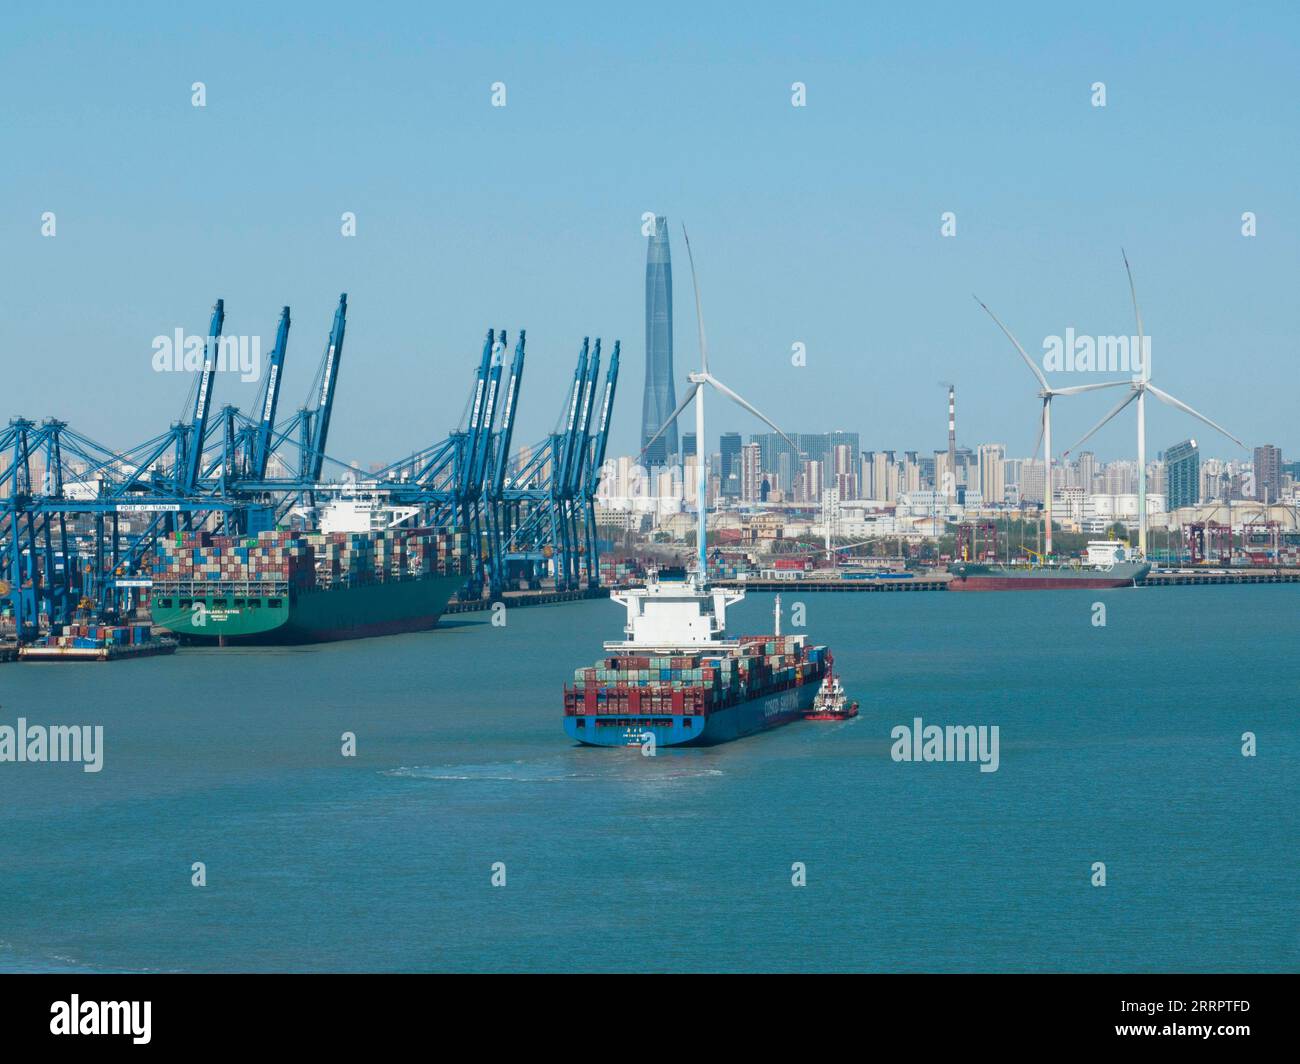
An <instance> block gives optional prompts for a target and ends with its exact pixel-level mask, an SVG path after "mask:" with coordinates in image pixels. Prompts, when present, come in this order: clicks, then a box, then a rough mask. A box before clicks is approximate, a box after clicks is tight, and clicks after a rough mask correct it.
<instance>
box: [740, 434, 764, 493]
mask: <svg viewBox="0 0 1300 1064" xmlns="http://www.w3.org/2000/svg"><path fill="white" fill-rule="evenodd" d="M762 487H763V466H762V457H761V455H760V452H759V447H758V444H756V443H747V444H745V445H744V446H743V447H742V448H741V449H740V498H741V500H742V501H744V502H758V501H760V499H761V492H762Z"/></svg>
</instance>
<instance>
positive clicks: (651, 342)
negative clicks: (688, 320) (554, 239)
mask: <svg viewBox="0 0 1300 1064" xmlns="http://www.w3.org/2000/svg"><path fill="white" fill-rule="evenodd" d="M676 408H677V391H676V389H675V387H674V386H673V264H672V259H671V256H670V255H669V252H668V219H667V218H664V217H662V216H660V217H656V218H655V228H654V232H653V233H652V234H651V235H650V243H649V246H648V248H647V250H646V259H645V396H644V397H643V398H642V400H641V446H642V448H643V449H644V448H645V446H646V444H647V443H649V441H650V437H651V436H653V435H654V434H655V433H656V432H658V431H659V430H660V429H661V428H662V427H663V425H664V422H665V421H667V420H668V418H669V417H670V416H671V415H672V412H673V411H674V410H675V409H676ZM677 453H678V452H677V426H676V425H675V424H674V425H670V426H669V427H668V431H666V432H665V433H664V434H663V435H662V436H660V437H659V439H657V440H655V442H654V445H653V446H652V447H650V448H649V449H648V450H646V453H645V457H644V458H643V459H642V460H643V461H644V462H645V464H646V465H647V466H649V467H651V468H653V467H654V466H661V465H667V464H668V459H669V456H670V455H671V456H676V454H677Z"/></svg>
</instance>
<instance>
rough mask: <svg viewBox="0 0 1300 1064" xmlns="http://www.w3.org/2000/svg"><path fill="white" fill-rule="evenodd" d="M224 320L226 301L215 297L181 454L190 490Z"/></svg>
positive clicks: (204, 429)
mask: <svg viewBox="0 0 1300 1064" xmlns="http://www.w3.org/2000/svg"><path fill="white" fill-rule="evenodd" d="M225 323H226V304H225V301H224V300H221V299H218V300H217V302H216V305H215V306H214V307H213V308H212V321H211V323H210V324H209V325H208V336H207V340H206V341H205V343H204V354H203V370H202V373H201V375H200V377H199V390H198V393H197V394H196V395H195V397H194V413H193V415H192V416H191V417H190V441H189V450H188V451H187V453H186V455H185V477H184V480H183V481H182V487H183V489H184V490H185V491H187V492H192V491H193V490H194V488H195V485H197V484H198V480H199V470H200V467H201V466H202V464H203V439H204V437H205V436H206V435H207V432H208V413H209V411H210V410H211V409H212V378H213V376H214V374H215V373H216V370H217V348H218V346H219V344H220V343H221V330H222V328H223V327H224V326H225Z"/></svg>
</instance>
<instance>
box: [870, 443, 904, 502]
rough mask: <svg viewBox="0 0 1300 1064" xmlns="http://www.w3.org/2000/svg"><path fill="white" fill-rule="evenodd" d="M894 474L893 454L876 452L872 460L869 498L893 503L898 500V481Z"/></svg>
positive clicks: (890, 452) (891, 452)
mask: <svg viewBox="0 0 1300 1064" xmlns="http://www.w3.org/2000/svg"><path fill="white" fill-rule="evenodd" d="M896 477H897V475H896V473H895V472H894V452H893V451H877V452H876V453H875V456H874V457H873V459H872V469H871V485H872V487H871V497H872V498H873V499H883V500H884V501H885V502H893V501H894V500H895V499H897V498H898V481H897V479H896Z"/></svg>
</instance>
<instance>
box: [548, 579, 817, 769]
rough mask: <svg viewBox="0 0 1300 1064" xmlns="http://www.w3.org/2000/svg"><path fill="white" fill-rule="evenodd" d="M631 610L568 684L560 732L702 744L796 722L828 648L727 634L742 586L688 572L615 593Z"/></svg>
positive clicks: (616, 740) (595, 740)
mask: <svg viewBox="0 0 1300 1064" xmlns="http://www.w3.org/2000/svg"><path fill="white" fill-rule="evenodd" d="M610 598H612V599H614V600H615V601H616V602H618V603H620V604H621V605H622V606H624V607H625V608H626V609H627V625H626V627H625V628H624V635H625V636H627V638H626V639H624V640H619V641H614V642H607V643H605V645H604V646H605V652H606V656H605V657H604V658H603V659H602V660H600V661H598V662H596V664H595V665H594V666H593V667H592V668H580V669H578V670H576V672H575V673H574V683H573V686H572V687H570V686H569V685H568V684H566V685H565V687H564V730H565V732H566V734H567V735H568V736H569V737H570V738H571V739H574V740H576V741H577V742H580V743H585V744H586V745H588V746H631V745H635V746H640V745H641V744H642V743H643V742H645V741H646V733H647V732H648V733H650V734H651V735H653V736H654V741H655V744H656V746H706V745H711V744H714V743H723V742H729V741H730V740H732V739H739V738H740V737H741V736H745V735H752V734H753V733H755V732H760V731H765V730H767V729H769V728H775V727H779V726H780V725H782V724H788V723H789V722H790V721H793V720H799V719H800V718H802V717H803V716H804V715H805V714H806V713H807V712H808V710H809V708H810V707H811V706H812V704H813V700H814V699H815V697H816V695H817V692H818V690H819V688H820V685H821V681H822V679H823V677H824V676H825V675H826V670H827V667H828V664H829V661H830V654H829V652H828V651H827V649H826V647H824V646H810V645H809V644H808V641H807V637H806V636H803V635H785V636H783V635H781V621H780V600H779V599H778V601H777V611H776V624H775V629H776V631H775V634H773V635H754V636H741V637H739V638H738V639H735V640H729V639H727V638H726V609H727V607H728V606H730V605H734V604H735V603H736V602H739V601H740V600H741V599H742V598H744V592H743V591H733V590H730V589H726V590H723V589H709V588H707V587H706V586H705V584H704V582H703V581H702V580H700V579H699V577H698V575H697V573H695V572H692V573H690V574H689V575H687V576H685V578H684V579H677V580H669V579H665V578H663V576H662V574H653V573H652V574H650V577H649V579H648V580H647V582H646V585H645V586H644V587H637V588H629V589H626V590H622V591H614V592H612V593H611V594H610Z"/></svg>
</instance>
